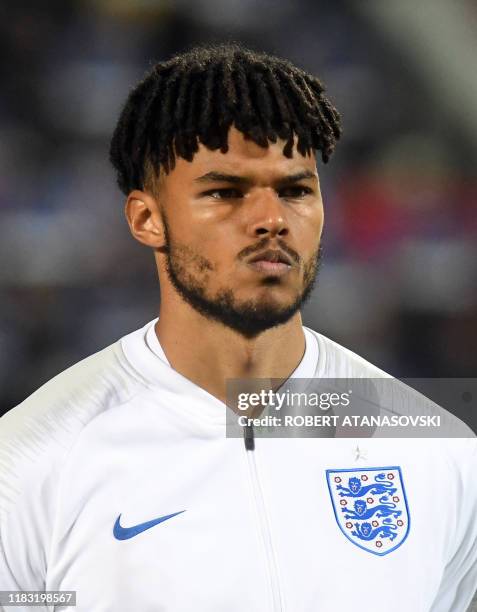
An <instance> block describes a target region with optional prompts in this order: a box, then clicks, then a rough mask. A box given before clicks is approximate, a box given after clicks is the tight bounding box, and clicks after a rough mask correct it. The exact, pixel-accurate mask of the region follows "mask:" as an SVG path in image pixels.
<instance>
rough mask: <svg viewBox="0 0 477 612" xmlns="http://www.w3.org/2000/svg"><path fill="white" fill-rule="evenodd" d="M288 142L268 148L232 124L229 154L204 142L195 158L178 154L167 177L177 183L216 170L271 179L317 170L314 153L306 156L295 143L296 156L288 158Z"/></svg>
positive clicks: (279, 142)
mask: <svg viewBox="0 0 477 612" xmlns="http://www.w3.org/2000/svg"><path fill="white" fill-rule="evenodd" d="M285 143H286V141H284V140H277V142H276V143H269V146H268V147H261V146H259V145H257V144H256V143H255V142H253V141H252V140H250V139H247V138H246V137H245V136H244V135H243V134H242V132H240V131H239V130H237V129H236V128H235V127H233V126H232V127H231V128H230V130H229V135H228V151H227V153H222V152H221V151H220V150H215V151H211V150H210V149H208V148H207V147H205V146H204V145H203V144H202V143H200V144H199V150H198V151H197V153H196V154H195V155H194V158H193V159H192V161H191V162H188V161H187V160H185V159H183V158H181V157H177V158H176V165H175V168H174V169H173V170H172V171H171V172H170V173H169V175H167V176H168V177H169V178H170V179H171V180H173V181H174V182H175V180H181V181H186V180H187V179H190V180H194V179H195V178H197V177H199V176H202V175H204V174H206V173H208V172H211V171H215V172H221V173H223V174H233V175H243V176H247V177H249V178H251V179H254V180H257V181H260V180H265V181H268V180H273V179H277V178H279V177H281V176H286V175H290V174H294V173H297V172H300V171H302V170H311V171H312V172H316V160H315V156H314V155H313V154H310V155H302V154H301V153H300V152H299V151H298V150H297V149H296V146H295V147H294V148H293V157H291V158H288V157H285V155H284V154H283V148H284V146H285Z"/></svg>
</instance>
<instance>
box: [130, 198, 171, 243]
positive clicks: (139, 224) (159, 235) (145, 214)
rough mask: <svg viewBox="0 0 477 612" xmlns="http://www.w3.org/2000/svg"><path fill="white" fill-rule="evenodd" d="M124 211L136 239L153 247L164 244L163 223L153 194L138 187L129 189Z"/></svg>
mask: <svg viewBox="0 0 477 612" xmlns="http://www.w3.org/2000/svg"><path fill="white" fill-rule="evenodd" d="M124 212H125V214H126V219H127V221H128V224H129V229H130V230H131V234H132V235H133V236H134V238H136V240H138V241H139V242H142V243H143V244H145V245H147V246H150V247H153V248H155V249H157V248H160V247H162V246H164V225H163V223H162V218H161V214H160V210H159V204H158V202H157V200H156V199H155V198H154V196H152V195H151V194H149V193H146V192H144V191H139V190H138V189H135V190H134V191H131V193H130V194H129V195H128V199H127V200H126V206H125V209H124Z"/></svg>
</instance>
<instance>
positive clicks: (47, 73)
mask: <svg viewBox="0 0 477 612" xmlns="http://www.w3.org/2000/svg"><path fill="white" fill-rule="evenodd" d="M8 5H9V6H8V7H7V3H4V4H3V7H2V8H1V9H0V16H1V19H0V71H1V75H2V79H1V82H2V91H1V94H0V129H1V134H2V136H1V139H0V297H1V300H0V414H1V413H3V412H4V411H6V410H8V409H9V408H11V407H12V406H14V405H15V404H17V403H19V402H20V401H21V400H22V399H24V398H25V397H26V396H27V395H29V394H30V393H31V392H32V391H33V390H34V389H36V388H37V387H38V386H39V385H41V384H42V383H43V382H45V381H47V380H48V379H49V378H51V377H52V376H53V375H54V374H56V373H57V372H59V371H61V370H63V369H65V368H66V367H68V366H69V365H71V364H73V363H75V362H76V361H78V360H79V359H81V358H83V357H85V356H87V355H88V354H90V353H92V352H95V351H97V350H99V349H100V348H102V347H104V346H106V345H107V344H110V343H111V342H113V341H114V340H116V339H117V338H118V337H120V336H121V335H123V334H125V333H127V332H129V331H132V330H134V329H136V328H137V327H139V326H141V325H143V324H144V323H145V322H146V321H147V320H149V319H151V318H153V317H154V316H156V311H157V307H158V303H159V288H158V285H157V282H156V275H155V270H154V265H153V257H152V255H151V254H150V253H149V252H148V250H147V249H145V248H144V247H141V246H140V245H138V244H137V243H136V242H135V241H134V240H133V239H132V238H131V237H130V235H129V233H128V230H127V226H126V222H125V220H124V217H123V197H122V196H121V194H120V192H119V190H118V189H117V188H116V186H115V184H114V178H113V172H112V169H111V168H110V166H109V164H108V161H107V150H108V142H109V138H110V135H111V132H112V129H113V126H114V124H115V121H116V118H117V115H118V111H119V108H120V105H121V103H123V101H124V99H125V97H126V95H127V92H128V89H129V88H130V87H131V86H132V85H133V84H134V83H135V82H136V81H137V80H138V79H139V78H140V77H141V76H142V74H143V73H144V71H145V70H146V69H147V68H148V66H149V65H150V63H151V62H152V61H153V60H159V59H164V58H165V57H166V56H168V55H169V54H171V53H173V52H175V51H179V50H181V49H183V48H185V47H187V46H190V45H192V44H194V43H198V42H203V41H215V42H218V41H223V40H239V41H242V42H244V43H245V44H247V45H250V46H252V47H254V48H259V49H263V50H266V51H270V52H274V53H276V54H279V55H282V56H284V57H287V58H289V59H291V60H292V61H294V62H296V63H297V64H299V65H300V66H302V67H304V68H306V69H308V70H310V71H313V72H315V73H316V74H318V76H320V78H322V79H323V80H324V82H325V83H326V84H327V87H328V91H329V93H330V95H331V97H332V99H333V100H334V102H335V104H336V106H337V107H338V109H339V110H340V111H341V112H342V115H343V121H344V129H345V133H344V138H343V141H342V142H341V143H339V146H338V149H337V152H336V154H335V156H334V157H333V158H332V160H331V163H330V164H329V165H328V166H323V165H320V168H319V170H320V176H321V182H322V190H323V196H324V203H325V213H326V224H325V235H324V249H325V260H324V264H323V267H322V270H321V274H320V277H319V283H318V287H317V289H316V291H315V293H314V295H313V297H312V299H311V301H310V303H309V304H308V305H307V307H306V309H305V317H304V318H305V323H306V324H308V325H309V326H311V327H313V328H315V329H318V330H319V331H321V332H323V333H325V334H327V335H329V336H330V337H332V338H334V339H335V340H337V341H338V342H340V343H342V344H344V345H345V346H347V347H349V348H351V349H352V350H354V351H356V352H357V353H359V354H360V355H363V356H364V357H366V358H367V359H369V360H370V361H371V362H373V363H375V364H377V365H379V366H380V367H381V368H383V369H385V370H387V371H389V372H391V373H393V374H394V375H396V376H401V377H402V376H414V377H475V374H476V370H477V354H476V348H475V347H476V346H477V241H476V238H477V214H476V211H475V209H476V204H477V182H476V177H475V160H476V152H477V151H476V150H477V81H476V79H475V57H477V38H476V37H475V32H476V31H477V6H476V4H475V2H473V1H471V0H468V1H466V0H420V1H419V2H418V3H414V2H413V1H411V0H401V1H400V2H399V3H396V2H381V1H380V0H366V2H362V0H355V1H351V0H349V1H340V2H325V1H324V0H321V1H319V0H280V1H279V2H272V1H271V0H170V1H166V0H94V1H93V0H91V1H87V0H76V1H73V0H49V1H48V2H42V1H38V0H30V1H27V0H17V1H16V2H15V3H8Z"/></svg>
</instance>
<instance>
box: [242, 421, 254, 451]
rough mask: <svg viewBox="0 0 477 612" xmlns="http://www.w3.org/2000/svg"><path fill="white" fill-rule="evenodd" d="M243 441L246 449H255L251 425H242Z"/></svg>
mask: <svg viewBox="0 0 477 612" xmlns="http://www.w3.org/2000/svg"><path fill="white" fill-rule="evenodd" d="M243 441H244V443H245V448H246V449H247V450H248V451H253V450H254V449H255V438H254V437H253V425H244V428H243Z"/></svg>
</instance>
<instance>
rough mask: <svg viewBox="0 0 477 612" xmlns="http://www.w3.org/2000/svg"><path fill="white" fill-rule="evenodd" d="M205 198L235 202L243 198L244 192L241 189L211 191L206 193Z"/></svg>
mask: <svg viewBox="0 0 477 612" xmlns="http://www.w3.org/2000/svg"><path fill="white" fill-rule="evenodd" d="M202 195H203V196H206V197H208V198H212V199H213V200H234V199H236V198H241V197H242V192H241V191H240V190H239V189H233V188H226V189H210V190H209V191H205V192H204V193H203V194H202Z"/></svg>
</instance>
